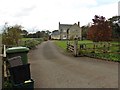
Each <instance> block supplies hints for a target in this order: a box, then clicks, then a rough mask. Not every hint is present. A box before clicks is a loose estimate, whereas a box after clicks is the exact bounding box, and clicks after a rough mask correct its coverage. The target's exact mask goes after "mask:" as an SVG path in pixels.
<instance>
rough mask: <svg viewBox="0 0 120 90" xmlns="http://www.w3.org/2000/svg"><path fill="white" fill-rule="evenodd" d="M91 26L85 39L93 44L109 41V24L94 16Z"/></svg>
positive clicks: (110, 30) (110, 31)
mask: <svg viewBox="0 0 120 90" xmlns="http://www.w3.org/2000/svg"><path fill="white" fill-rule="evenodd" d="M92 21H93V25H92V26H91V27H90V28H89V30H88V33H87V37H88V39H90V40H93V41H94V42H98V41H110V40H111V36H112V29H111V26H110V23H109V22H108V21H107V20H106V19H105V17H103V16H98V15H95V16H94V19H92Z"/></svg>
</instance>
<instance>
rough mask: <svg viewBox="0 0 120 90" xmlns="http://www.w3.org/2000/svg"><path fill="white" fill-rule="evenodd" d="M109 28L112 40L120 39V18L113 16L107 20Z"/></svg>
mask: <svg viewBox="0 0 120 90" xmlns="http://www.w3.org/2000/svg"><path fill="white" fill-rule="evenodd" d="M108 20H109V22H110V24H111V27H112V37H113V38H114V39H119V38H120V26H119V25H118V23H120V16H113V17H112V18H109V19H108Z"/></svg>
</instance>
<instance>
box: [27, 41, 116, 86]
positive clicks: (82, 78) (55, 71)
mask: <svg viewBox="0 0 120 90" xmlns="http://www.w3.org/2000/svg"><path fill="white" fill-rule="evenodd" d="M28 56H29V62H30V64H31V74H32V78H33V79H34V81H35V88H117V87H118V63H117V62H110V61H103V60H98V59H93V58H88V57H77V58H76V57H71V56H67V55H64V53H61V52H60V51H59V49H58V48H57V46H55V45H54V43H53V41H46V42H43V43H42V44H41V45H39V46H37V48H36V49H34V50H31V51H30V52H29V54H28Z"/></svg>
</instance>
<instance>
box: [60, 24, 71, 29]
mask: <svg viewBox="0 0 120 90" xmlns="http://www.w3.org/2000/svg"><path fill="white" fill-rule="evenodd" d="M71 26H72V24H59V29H60V30H61V29H63V28H64V29H69V28H70V27H71Z"/></svg>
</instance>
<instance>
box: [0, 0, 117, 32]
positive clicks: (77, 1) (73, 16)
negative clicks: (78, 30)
mask: <svg viewBox="0 0 120 90" xmlns="http://www.w3.org/2000/svg"><path fill="white" fill-rule="evenodd" d="M102 3H103V2H102ZM96 14H97V15H103V16H105V17H107V18H109V17H112V16H114V15H117V2H115V3H107V4H100V3H99V2H98V0H1V3H0V17H1V20H0V21H1V22H0V24H1V25H3V23H5V22H8V24H11V25H14V24H21V25H22V26H23V27H25V28H26V29H31V28H34V27H36V28H38V29H40V30H43V29H48V30H54V29H58V22H59V21H60V22H61V23H68V24H74V23H77V22H78V21H80V22H81V25H86V24H88V23H89V22H91V21H92V20H91V19H92V18H93V17H94V15H96Z"/></svg>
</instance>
